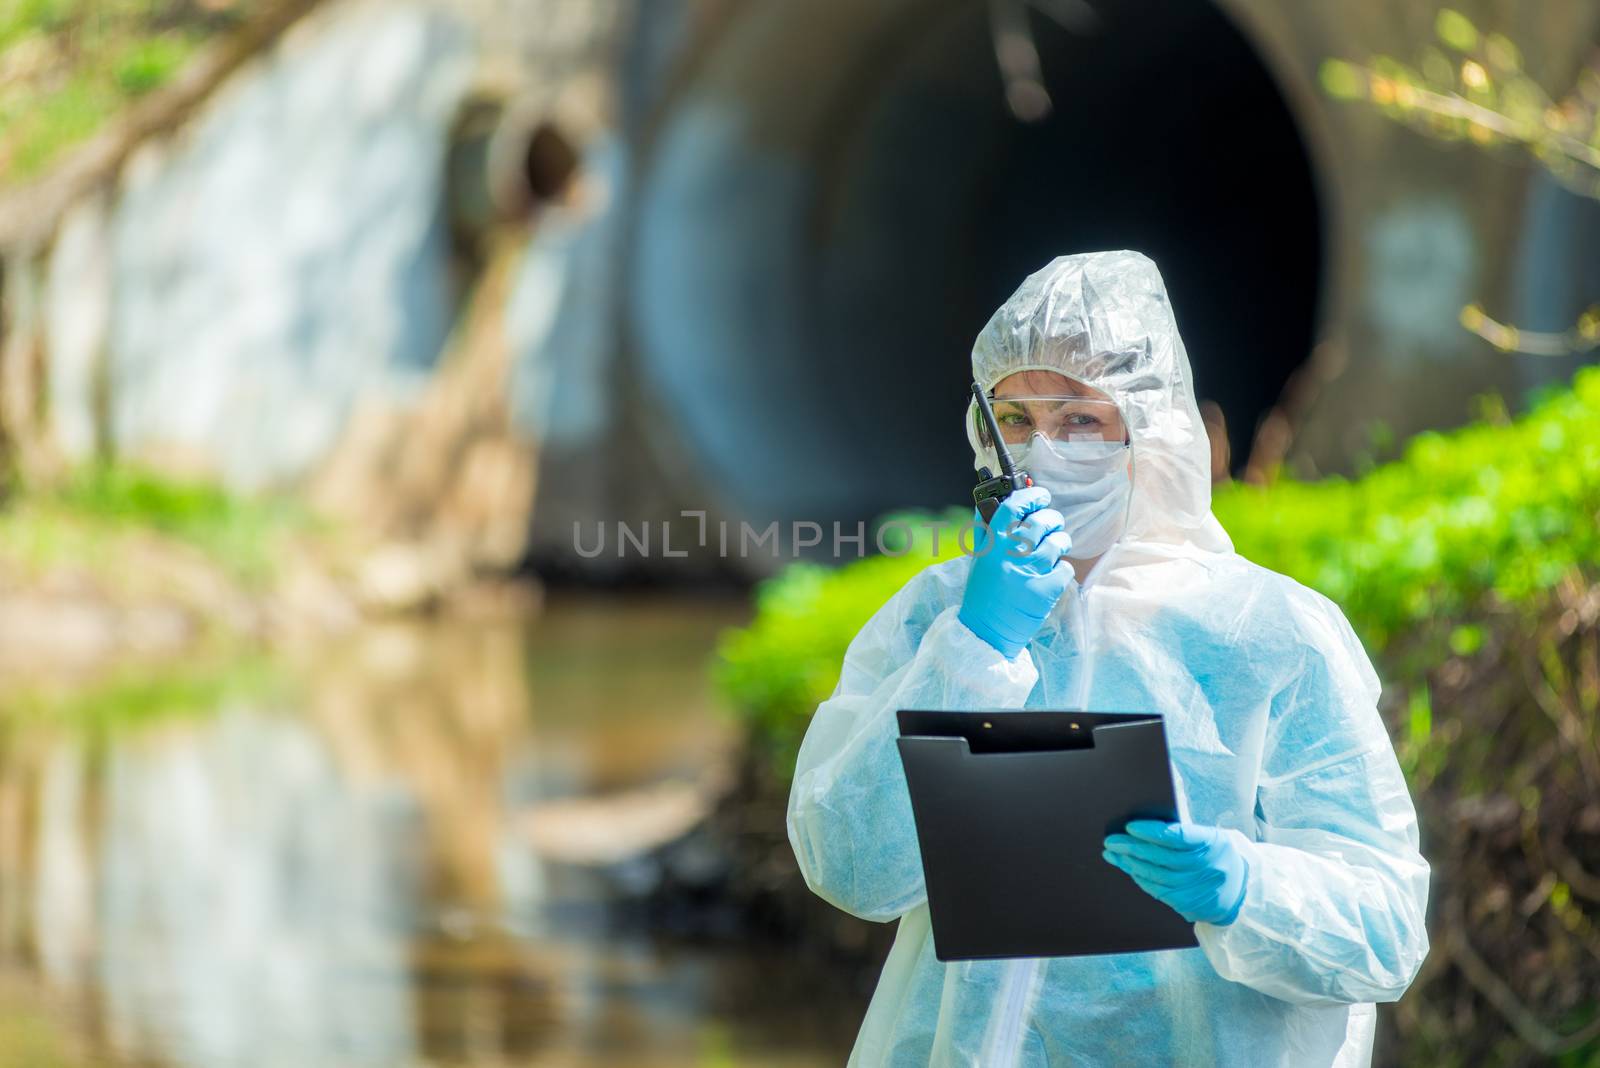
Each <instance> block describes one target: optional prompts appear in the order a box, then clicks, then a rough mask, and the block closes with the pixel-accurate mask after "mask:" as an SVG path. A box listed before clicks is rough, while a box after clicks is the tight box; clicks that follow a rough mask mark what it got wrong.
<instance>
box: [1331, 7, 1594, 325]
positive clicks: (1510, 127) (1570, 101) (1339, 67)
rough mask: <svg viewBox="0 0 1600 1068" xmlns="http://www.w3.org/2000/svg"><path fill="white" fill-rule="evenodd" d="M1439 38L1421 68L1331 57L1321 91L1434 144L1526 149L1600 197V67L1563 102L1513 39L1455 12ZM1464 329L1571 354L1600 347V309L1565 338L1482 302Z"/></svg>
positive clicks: (1469, 311)
mask: <svg viewBox="0 0 1600 1068" xmlns="http://www.w3.org/2000/svg"><path fill="white" fill-rule="evenodd" d="M1434 34H1435V37H1436V38H1437V43H1435V44H1430V45H1428V46H1427V47H1425V48H1423V49H1422V51H1421V53H1420V55H1419V56H1418V58H1417V59H1416V61H1415V62H1413V63H1407V62H1404V61H1402V60H1400V59H1397V58H1395V57H1394V56H1389V55H1376V56H1373V57H1372V58H1371V59H1369V60H1368V61H1367V62H1365V63H1353V62H1350V61H1348V60H1344V59H1327V60H1324V61H1323V63H1322V67H1321V69H1320V70H1319V72H1318V76H1319V81H1320V82H1321V84H1322V88H1323V90H1324V91H1325V92H1326V93H1327V94H1328V95H1329V96H1330V97H1332V98H1333V99H1335V100H1346V101H1352V100H1361V101H1366V102H1368V103H1371V104H1373V105H1375V106H1376V108H1377V109H1378V111H1379V113H1381V114H1383V115H1385V116H1387V117H1389V118H1390V119H1393V120H1394V121H1396V122H1403V123H1406V124H1407V125H1409V126H1410V127H1412V128H1413V129H1415V130H1417V131H1418V132H1420V133H1423V134H1425V135H1427V136H1429V137H1433V138H1437V139H1439V140H1442V141H1467V142H1469V143H1471V144H1474V145H1476V146H1478V147H1481V148H1484V149H1487V150H1491V151H1496V152H1501V151H1509V150H1516V149H1520V150H1523V151H1526V152H1528V153H1529V154H1531V155H1532V157H1533V158H1534V159H1535V160H1537V161H1538V162H1539V164H1540V165H1542V166H1543V167H1544V168H1545V170H1547V171H1548V172H1549V173H1550V174H1551V175H1553V176H1554V177H1555V178H1556V180H1557V181H1558V182H1560V183H1561V184H1562V185H1563V186H1565V187H1566V188H1567V189H1569V190H1571V191H1572V192H1574V193H1577V194H1578V195H1580V196H1585V197H1600V65H1595V64H1591V65H1589V66H1587V67H1585V68H1583V69H1582V70H1580V71H1579V72H1578V77H1577V81H1576V84H1574V85H1573V87H1572V88H1571V90H1569V91H1568V92H1567V93H1566V94H1564V95H1563V96H1561V97H1560V98H1559V99H1557V98H1555V97H1553V96H1552V95H1551V94H1550V93H1549V92H1547V91H1546V90H1545V88H1544V87H1543V86H1541V85H1540V84H1539V82H1538V80H1537V79H1535V78H1534V77H1533V76H1532V75H1531V74H1530V73H1529V72H1528V71H1526V70H1525V69H1524V67H1523V57H1522V50H1521V49H1520V48H1518V47H1517V45H1516V42H1514V41H1512V40H1511V39H1510V38H1508V37H1506V36H1505V35H1504V34H1501V33H1493V32H1484V31H1482V30H1480V29H1479V28H1478V27H1477V26H1476V25H1474V24H1473V22H1472V20H1471V19H1469V18H1468V17H1467V16H1465V15H1463V14H1462V13H1461V12H1459V11H1455V10H1453V9H1451V8H1442V9H1440V11H1439V12H1438V14H1437V15H1436V16H1435V19H1434ZM1461 325H1462V326H1464V327H1466V328H1467V329H1468V330H1471V331H1472V332H1473V333H1475V334H1477V335H1478V336H1479V337H1481V338H1483V339H1484V340H1485V341H1488V342H1489V343H1490V344H1492V345H1494V346H1495V347H1496V348H1499V349H1501V350H1502V351H1505V352H1525V353H1530V354H1532V355H1538V356H1563V355H1567V354H1569V353H1581V352H1590V351H1592V350H1594V349H1595V348H1596V347H1600V303H1595V304H1592V305H1590V306H1589V307H1588V308H1587V309H1586V310H1585V311H1584V312H1583V313H1582V314H1581V315H1579V316H1578V318H1577V321H1576V322H1575V323H1574V324H1573V325H1572V326H1571V328H1569V329H1568V330H1565V331H1562V332H1548V331H1544V332H1537V331H1529V330H1526V329H1522V328H1519V327H1517V326H1514V325H1512V324H1509V323H1503V322H1500V321H1498V320H1496V319H1494V318H1493V317H1492V316H1490V315H1489V314H1488V313H1487V312H1485V311H1484V309H1483V306H1482V305H1481V304H1480V303H1478V302H1473V303H1471V304H1468V305H1466V306H1465V307H1464V308H1462V309H1461Z"/></svg>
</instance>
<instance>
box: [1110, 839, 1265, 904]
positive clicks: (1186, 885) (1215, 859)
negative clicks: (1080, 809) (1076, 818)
mask: <svg viewBox="0 0 1600 1068" xmlns="http://www.w3.org/2000/svg"><path fill="white" fill-rule="evenodd" d="M1245 840H1246V839H1245V837H1244V835H1242V834H1240V833H1239V832H1238V831H1235V830H1230V829H1226V828H1222V827H1205V826H1201V825H1200V824H1195V823H1164V822H1162V821H1161V820H1134V821H1132V822H1131V823H1129V824H1128V833H1127V834H1113V835H1108V836H1106V844H1105V854H1104V856H1105V859H1106V861H1107V862H1108V863H1110V864H1112V865H1114V866H1115V867H1118V868H1120V869H1122V870H1123V871H1125V872H1127V873H1128V875H1129V876H1130V877H1132V879H1133V881H1134V882H1136V883H1138V884H1139V887H1140V889H1142V890H1143V891H1144V892H1145V893H1147V894H1149V895H1150V896H1151V897H1153V898H1155V899H1156V900H1157V901H1160V902H1163V903H1164V904H1167V905H1170V906H1171V907H1172V909H1173V910H1174V911H1175V912H1177V913H1178V914H1179V915H1180V916H1182V917H1183V918H1184V919H1186V920H1188V921H1189V922H1190V923H1202V922H1203V923H1214V924H1217V925H1218V926H1224V925H1226V924H1230V923H1232V922H1233V921H1234V919H1235V917H1237V916H1238V915H1239V908H1240V906H1241V905H1243V904H1244V888H1245V880H1246V879H1247V878H1248V876H1249V873H1250V865H1249V863H1248V862H1247V861H1246V860H1245V858H1244V852H1243V851H1242V850H1241V849H1240V848H1239V844H1240V843H1241V842H1244V841H1245Z"/></svg>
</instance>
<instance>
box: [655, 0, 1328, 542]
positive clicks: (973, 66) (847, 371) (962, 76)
mask: <svg viewBox="0 0 1600 1068" xmlns="http://www.w3.org/2000/svg"><path fill="white" fill-rule="evenodd" d="M1097 11H1098V16H1099V17H1098V19H1097V20H1096V25H1095V26H1094V27H1093V28H1092V29H1090V30H1088V31H1083V30H1078V29H1071V30H1069V29H1067V28H1064V27H1062V26H1060V25H1058V24H1056V23H1054V22H1051V21H1050V20H1048V19H1046V18H1044V17H1042V16H1040V15H1039V14H1038V13H1034V14H1033V15H1032V16H1031V21H1030V25H1031V27H1032V30H1033V34H1034V40H1035V44H1036V46H1037V49H1038V52H1039V56H1040V60H1041V67H1042V72H1043V82H1044V85H1045V87H1046V89H1047V90H1048V92H1049V94H1050V97H1051V101H1052V104H1053V107H1052V109H1051V111H1050V113H1049V115H1048V117H1047V118H1045V119H1044V120H1043V121H1040V122H1037V123H1021V122H1019V121H1017V119H1016V118H1015V117H1014V116H1013V115H1012V114H1011V112H1010V111H1009V110H1008V108H1007V106H1006V103H1005V96H1004V89H1003V86H1002V82H1001V79H1000V76H999V73H998V71H997V68H996V61H995V58H994V50H993V45H992V40H991V36H990V29H989V19H988V12H987V8H986V6H985V5H983V4H980V3H972V2H951V0H945V2H938V0H923V2H912V0H903V2H900V3H898V4H893V3H886V4H883V5H859V4H846V3H837V2H833V0H827V2H824V0H818V2H817V3H814V4H807V5H788V4H783V3H779V2H774V3H770V4H752V5H750V7H749V8H747V9H746V10H745V12H744V14H742V15H741V16H740V17H739V18H738V19H737V20H736V21H735V23H734V24H733V25H732V26H730V27H729V28H728V29H727V31H726V32H725V34H724V37H723V39H722V41H721V42H720V43H719V44H718V45H717V47H715V48H713V49H712V50H711V51H710V53H709V55H708V56H706V58H705V59H704V60H703V61H702V63H701V65H700V66H699V68H697V70H696V72H695V73H694V75H693V76H692V77H691V78H690V79H689V81H688V85H687V87H686V89H685V90H684V91H683V92H682V93H681V94H680V95H679V97H678V98H677V99H675V100H674V101H673V102H672V104H671V106H670V108H669V109H668V110H667V111H666V112H665V113H664V115H663V117H662V121H661V123H660V125H659V127H658V129H657V131H656V136H655V138H654V141H653V142H652V144H651V151H650V155H649V157H648V160H647V164H646V167H645V169H644V176H643V184H642V186H641V191H640V199H639V215H638V226H637V231H636V235H635V236H636V245H635V258H634V262H633V269H634V272H635V273H634V275H633V278H632V286H631V294H630V295H631V299H632V312H633V314H632V317H631V324H630V325H631V335H632V340H633V347H632V355H633V357H634V359H635V361H636V367H637V370H638V373H639V376H640V378H641V379H642V381H643V384H644V386H645V388H644V389H643V390H641V393H642V395H643V396H644V398H645V399H644V401H643V403H644V404H645V406H646V407H647V409H648V410H647V411H646V412H644V413H642V414H643V423H644V425H645V427H646V429H647V430H648V431H653V432H655V433H657V434H658V435H659V436H661V437H662V438H663V439H664V450H663V451H664V453H665V454H667V455H670V456H676V457H680V458H683V459H684V460H686V461H687V463H686V464H685V466H687V467H690V468H692V471H690V472H687V473H688V474H689V475H690V481H688V482H686V483H684V484H685V485H686V486H688V487H692V489H693V491H694V492H699V493H701V494H702V495H703V497H704V502H696V503H711V504H712V505H713V506H717V505H720V506H721V507H722V509H723V511H724V514H730V515H732V516H734V517H736V518H746V519H749V520H750V521H752V522H761V523H765V522H767V521H768V520H770V519H780V520H784V521H789V520H794V519H812V520H816V521H818V522H824V523H826V522H829V521H832V520H844V521H850V522H853V521H854V520H856V519H870V518H871V517H873V516H875V515H879V514H881V513H882V512H884V511H885V510H887V509H891V508H896V507H904V506H922V507H943V506H947V505H951V504H959V503H961V502H963V501H964V500H967V493H968V491H969V489H970V487H971V484H972V460H971V454H970V452H969V451H968V447H967V444H966V440H965V437H964V435H963V431H962V422H961V416H962V412H963V410H964V407H965V402H966V385H967V381H968V379H969V370H968V367H969V364H968V353H969V350H970V346H971V342H972V339H973V337H974V336H975V334H976V333H977V331H978V330H979V329H980V327H981V326H982V325H983V323H984V322H985V320H986V319H987V318H988V316H989V315H990V313H991V312H992V311H993V310H994V308H995V307H997V306H998V305H999V304H1000V303H1001V302H1002V301H1003V300H1004V299H1005V298H1006V297H1007V296H1008V295H1009V294H1010V293H1011V292H1012V290H1013V289H1014V288H1015V287H1016V286H1017V284H1018V283H1019V282H1021V280H1022V279H1023V277H1024V276H1025V275H1027V274H1028V273H1029V272H1031V271H1033V270H1035V269H1037V268H1039V267H1041V266H1043V265H1044V264H1045V263H1047V262H1048V261H1049V260H1050V259H1051V258H1052V257H1053V256H1056V255H1060V254H1064V253H1070V252H1079V251H1088V250H1094V249H1105V248H1136V249H1139V250H1141V251H1144V252H1146V253H1147V254H1149V255H1150V256H1151V257H1152V258H1153V259H1154V260H1155V261H1156V262H1157V263H1158V264H1159V265H1160V267H1161V270H1162V273H1163V275H1164V276H1165V278H1166V281H1167V285H1168V289H1169V291H1170V292H1171V294H1172V299H1173V303H1174V306H1175V309H1176V312H1177V317H1178V323H1179V327H1180V329H1181V330H1182V333H1183V336H1184V339H1185V341H1186V342H1187V345H1188V349H1189V354H1190V358H1191V360H1192V362H1193V364H1194V368H1195V374H1196V379H1197V392H1198V394H1199V396H1200V397H1201V398H1203V399H1210V400H1213V401H1215V402H1217V404H1218V405H1219V406H1220V407H1221V409H1222V411H1223V412H1224V413H1225V415H1226V418H1227V425H1228V435H1229V438H1230V444H1231V446H1232V455H1233V458H1234V466H1235V468H1236V469H1237V468H1239V467H1242V465H1243V462H1244V460H1245V458H1246V456H1247V454H1248V450H1249V445H1250V439H1251V437H1252V435H1253V432H1254V429H1255V426H1256V423H1257V420H1258V419H1259V418H1260V416H1261V415H1262V414H1263V413H1264V412H1265V410H1266V409H1267V408H1268V407H1270V406H1271V405H1272V404H1273V403H1274V402H1275V401H1276V400H1277V398H1278V396H1279V394H1280V392H1281V390H1282V388H1283V385H1284V382H1285V381H1286V379H1287V377H1288V376H1289V374H1290V373H1291V372H1292V371H1293V370H1294V368H1295V367H1297V366H1298V365H1299V364H1300V363H1301V362H1302V360H1303V359H1304V358H1305V357H1306V355H1307V354H1308V352H1309V350H1310V347H1311V343H1312V334H1313V327H1314V319H1315V315H1316V299H1317V294H1318V291H1319V288H1320V286H1319V275H1320V270H1321V263H1322V252H1321V249H1322V235H1321V219H1320V213H1319V208H1318V202H1317V195H1316V188H1315V180H1314V176H1313V173H1312V168H1311V163H1310V160H1309V158H1308V155H1307V151H1306V147H1305V145H1304V143H1303V141H1302V139H1301V137H1300V134H1299V132H1298V130H1297V128H1296V125H1295V122H1294V120H1293V118H1292V116H1291V114H1290V112H1289V110H1288V108H1287V106H1286V104H1285V102H1284V100H1283V98H1282V95H1281V93H1280V91H1279V89H1278V87H1277V86H1276V85H1275V83H1274V82H1273V80H1272V78H1271V77H1270V76H1269V74H1268V73H1267V71H1266V69H1265V68H1264V67H1263V65H1262V63H1261V60H1260V59H1259V58H1258V57H1257V55H1256V54H1255V52H1254V50H1253V49H1252V47H1251V46H1250V44H1249V42H1248V41H1247V40H1246V39H1245V38H1244V37H1243V35H1242V34H1241V33H1240V32H1239V30H1238V29H1237V27H1235V26H1234V25H1233V23H1232V22H1231V21H1229V19H1228V18H1227V17H1226V16H1225V15H1223V14H1222V13H1221V12H1220V11H1219V10H1218V9H1216V8H1215V7H1213V6H1212V5H1210V4H1207V3H1198V2H1195V0H1145V2H1137V3H1136V2H1126V0H1124V2H1119V3H1116V4H1104V5H1098V6H1097ZM666 438H670V440H669V441H666V440H665V439H666ZM691 506H692V505H691Z"/></svg>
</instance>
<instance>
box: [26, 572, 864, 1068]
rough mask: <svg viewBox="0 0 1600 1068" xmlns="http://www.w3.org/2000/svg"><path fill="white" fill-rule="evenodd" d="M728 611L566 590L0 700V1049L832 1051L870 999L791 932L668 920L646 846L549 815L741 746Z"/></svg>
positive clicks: (62, 1058)
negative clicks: (565, 843)
mask: <svg viewBox="0 0 1600 1068" xmlns="http://www.w3.org/2000/svg"><path fill="white" fill-rule="evenodd" d="M741 612H742V608H741V607H740V606H739V605H737V604H734V603H710V604H708V603H701V602H689V603H685V602H681V601H646V602H641V601H614V600H612V601H605V600H600V601H595V600H590V601H569V602H559V601H558V602H557V603H555V604H554V605H552V606H551V607H550V608H549V610H548V611H547V612H546V613H545V614H544V615H542V616H541V617H540V618H539V619H538V620H537V621H534V622H531V623H501V624H493V625H490V624H466V623H451V624H433V625H407V626H391V627H382V628H372V629H369V630H367V631H364V632H362V633H360V634H358V635H355V636H352V637H350V638H348V639H341V640H339V641H338V642H335V643H332V644H330V645H329V646H327V647H325V648H319V649H314V650H301V651H298V652H296V653H293V654H284V655H282V656H279V657H276V658H274V659H273V660H271V661H270V662H268V663H266V664H262V663H251V664H250V665H249V666H248V668H246V667H242V666H241V667H240V668H239V669H238V672H237V674H238V675H239V676H240V678H241V679H242V680H243V681H242V682H238V684H235V681H236V680H234V679H232V678H231V677H230V676H229V671H228V669H227V668H226V667H225V668H224V669H223V670H222V671H221V672H220V674H221V678H222V682H221V684H217V683H216V682H215V680H214V678H213V676H212V675H205V674H203V673H202V674H201V676H200V677H201V678H202V679H204V680H205V681H203V682H201V683H197V682H195V681H194V679H195V677H196V673H195V666H194V665H183V666H182V667H181V669H180V668H179V667H177V666H175V667H174V669H173V671H174V673H176V674H181V676H182V677H181V679H180V680H179V681H178V682H176V683H174V684H173V685H171V686H168V687H165V688H164V687H162V686H161V685H159V684H157V685H150V684H146V683H145V682H139V683H136V684H131V685H130V684H126V683H123V684H119V685H118V686H114V687H109V688H107V687H104V686H102V687H101V689H99V690H97V691H95V692H94V693H92V694H90V695H89V696H87V697H86V696H84V695H83V694H70V695H62V696H61V697H60V698H59V699H55V698H51V699H45V700H40V699H37V698H33V699H30V700H29V701H28V702H26V708H24V707H22V705H21V704H20V703H18V704H17V705H16V707H11V708H7V707H6V706H7V699H6V697H5V696H0V709H4V711H0V1068H10V1066H12V1065H28V1066H29V1068H50V1066H53V1065H59V1066H63V1068H65V1066H78V1065H91V1064H92V1065H171V1066H185V1068H189V1066H193V1068H225V1066H234V1065H237V1066H240V1068H256V1066H263V1068H267V1066H270V1068H278V1066H283V1068H291V1066H296V1068H297V1066H313V1065H337V1066H344V1065H349V1066H385V1068H387V1066H405V1065H438V1066H468V1065H471V1066H479V1065H482V1066H508V1065H539V1066H543V1065H551V1066H556V1065H560V1066H589V1065H638V1066H643V1068H648V1066H653V1065H661V1066H678V1065H733V1064H737V1065H786V1066H787V1065H795V1066H799V1065H824V1064H839V1063H842V1062H843V1060H844V1057H845V1055H846V1053H847V1052H848V1049H849V1040H850V1037H851V1035H852V1033H853V1031H854V1027H855V1024H856V1022H857V1021H858V1020H859V1013H860V1008H861V1007H860V1004H859V995H856V996H853V997H852V996H843V995H840V994H838V993H837V990H838V988H839V986H840V985H841V984H840V983H838V982H836V981H834V978H833V977H829V976H819V975H808V974H805V973H804V972H803V971H801V970H800V969H799V968H798V967H797V966H795V965H794V964H793V963H792V962H791V961H789V960H787V959H786V957H785V955H784V952H783V947H778V946H772V945H770V944H768V945H761V944H750V943H747V942H745V941H743V940H742V939H741V938H739V937H737V936H734V935H727V936H722V937H718V938H709V937H706V936H704V935H700V936H697V937H696V938H694V939H687V938H685V937H683V936H681V935H678V936H673V937H670V938H669V937H667V936H666V935H664V934H662V933H661V932H659V931H657V930H655V929H654V928H652V927H651V925H650V924H649V922H648V921H646V922H642V923H641V922H640V921H639V920H638V918H637V910H636V909H632V908H630V905H629V903H630V902H636V901H637V895H638V894H639V893H640V892H641V890H643V889H648V887H649V885H650V883H651V881H652V880H653V879H654V878H655V877H656V876H657V875H658V874H659V873H658V872H657V871H656V869H655V868H654V867H653V861H652V860H651V859H650V856H649V855H645V856H641V857H635V858H631V859H625V860H622V861H618V862H613V863H607V864H604V865H594V864H574V863H570V862H568V861H566V860H564V859H560V858H557V859H552V858H551V857H550V856H549V855H548V850H546V849H543V848H542V847H540V846H539V845H538V844H537V839H538V835H536V834H535V832H534V826H535V825H536V824H537V823H538V820H539V819H540V816H539V813H540V812H541V811H549V808H548V806H550V805H551V804H552V803H556V807H557V808H559V807H560V804H559V803H561V802H570V801H571V800H572V799H575V798H589V797H595V796H601V797H608V798H609V797H617V796H627V795H628V792H629V791H639V790H641V789H643V790H646V791H647V792H646V793H644V794H640V795H639V796H646V797H649V796H654V795H652V794H649V793H648V790H649V789H651V788H655V787H659V786H662V784H682V783H691V782H694V781H696V777H697V776H702V775H703V774H704V772H705V771H706V769H707V767H708V766H710V765H711V764H712V763H714V762H715V760H716V759H717V756H718V754H719V753H721V752H723V751H725V750H726V748H727V746H728V745H729V744H730V734H729V731H728V728H727V726H726V723H725V721H724V720H723V719H722V718H721V716H720V715H719V711H718V709H717V708H716V706H715V701H714V699H713V698H712V696H711V694H710V692H709V687H708V684H707V680H706V672H705V663H706V657H707V654H708V652H709V650H710V648H711V645H712V643H713V641H714V640H715V636H716V634H717V633H718V631H719V630H720V629H721V628H722V627H724V626H727V625H730V624H733V623H736V622H738V621H739V616H740V613H741ZM215 674H216V673H213V675H215ZM159 682H160V680H157V683H159ZM602 822H603V821H602ZM595 833H605V831H604V828H603V827H602V828H601V829H600V830H599V831H595V830H594V829H593V828H591V827H589V826H588V825H585V828H584V830H583V834H585V835H592V834H595Z"/></svg>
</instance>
